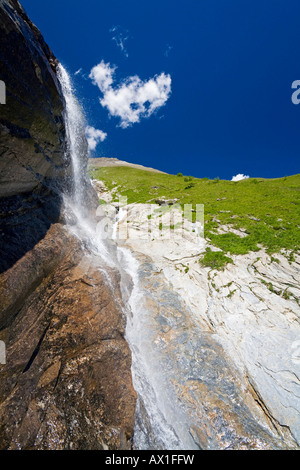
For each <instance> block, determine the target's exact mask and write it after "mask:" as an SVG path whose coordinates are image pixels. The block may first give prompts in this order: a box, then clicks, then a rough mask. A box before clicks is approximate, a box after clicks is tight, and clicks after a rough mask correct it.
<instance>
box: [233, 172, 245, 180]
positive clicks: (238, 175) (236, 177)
mask: <svg viewBox="0 0 300 470" xmlns="http://www.w3.org/2000/svg"><path fill="white" fill-rule="evenodd" d="M248 178H249V176H248V175H243V174H242V173H238V174H237V175H236V176H233V177H232V180H231V181H241V180H246V179H248Z"/></svg>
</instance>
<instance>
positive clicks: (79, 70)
mask: <svg viewBox="0 0 300 470" xmlns="http://www.w3.org/2000/svg"><path fill="white" fill-rule="evenodd" d="M81 72H82V67H81V68H80V69H78V70H76V72H75V73H74V75H78V74H80V73H81Z"/></svg>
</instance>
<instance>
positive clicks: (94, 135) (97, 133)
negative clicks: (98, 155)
mask: <svg viewBox="0 0 300 470" xmlns="http://www.w3.org/2000/svg"><path fill="white" fill-rule="evenodd" d="M85 135H86V138H87V141H88V146H89V150H95V149H96V147H97V145H98V143H99V142H103V141H104V140H105V139H106V137H107V134H106V132H103V131H101V130H100V129H95V128H94V127H92V126H87V127H86V128H85Z"/></svg>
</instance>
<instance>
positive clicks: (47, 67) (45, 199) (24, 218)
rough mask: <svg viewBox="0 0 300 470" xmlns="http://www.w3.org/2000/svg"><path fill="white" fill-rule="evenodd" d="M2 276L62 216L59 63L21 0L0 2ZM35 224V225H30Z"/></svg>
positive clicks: (63, 174) (66, 171)
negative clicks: (2, 100)
mask: <svg viewBox="0 0 300 470" xmlns="http://www.w3.org/2000/svg"><path fill="white" fill-rule="evenodd" d="M0 44H1V48H0V80H2V81H4V82H5V85H6V104H1V105H0V246H1V248H0V259H1V262H0V272H3V271H4V270H5V269H8V268H9V267H10V266H12V264H13V263H14V262H15V261H16V260H17V259H18V258H19V257H20V256H22V255H24V254H25V253H26V252H27V251H28V250H30V249H31V248H32V247H33V246H34V245H35V243H37V242H38V241H39V240H40V239H41V238H42V237H43V236H44V235H45V233H46V231H47V230H48V228H49V226H50V224H51V223H52V222H53V221H56V220H57V219H58V217H59V212H60V196H59V193H58V190H59V189H60V188H61V186H62V183H63V182H64V181H65V180H66V179H67V176H68V174H69V172H70V168H69V162H68V161H66V158H65V157H64V146H65V145H64V136H65V128H64V123H63V117H62V113H63V109H64V101H63V97H62V95H61V91H60V86H59V84H58V81H57V77H56V73H55V68H56V63H57V60H56V59H55V57H54V56H53V54H52V52H51V51H50V49H49V47H48V46H47V45H46V43H45V41H44V39H43V37H42V35H41V33H40V32H39V30H38V29H37V28H36V27H35V26H34V25H33V24H32V22H31V21H30V20H29V19H28V17H27V16H26V14H25V12H24V10H23V9H22V7H21V5H20V4H19V2H18V1H16V0H5V1H2V2H0ZM34 218H35V219H36V220H35V223H34V226H33V225H32V223H31V221H32V220H33V219H34Z"/></svg>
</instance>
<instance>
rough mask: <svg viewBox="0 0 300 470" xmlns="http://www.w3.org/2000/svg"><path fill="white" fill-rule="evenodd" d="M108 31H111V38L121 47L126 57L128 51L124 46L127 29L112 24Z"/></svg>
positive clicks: (126, 38)
mask: <svg viewBox="0 0 300 470" xmlns="http://www.w3.org/2000/svg"><path fill="white" fill-rule="evenodd" d="M109 32H110V33H113V37H112V40H113V41H114V42H115V43H116V45H117V47H118V48H119V49H121V51H122V52H123V54H124V56H125V57H128V52H127V48H126V41H127V40H128V38H129V36H128V31H127V30H122V28H120V26H113V27H112V28H111V29H110V30H109Z"/></svg>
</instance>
